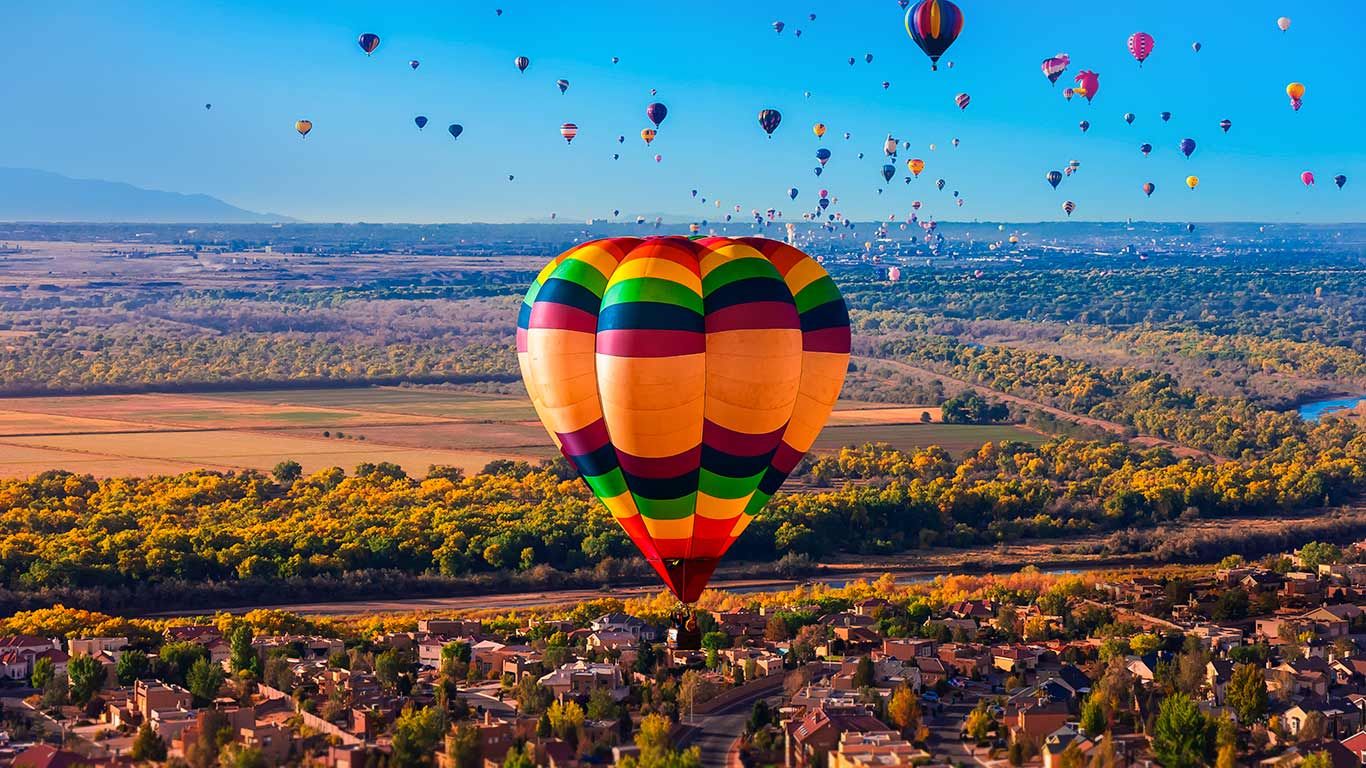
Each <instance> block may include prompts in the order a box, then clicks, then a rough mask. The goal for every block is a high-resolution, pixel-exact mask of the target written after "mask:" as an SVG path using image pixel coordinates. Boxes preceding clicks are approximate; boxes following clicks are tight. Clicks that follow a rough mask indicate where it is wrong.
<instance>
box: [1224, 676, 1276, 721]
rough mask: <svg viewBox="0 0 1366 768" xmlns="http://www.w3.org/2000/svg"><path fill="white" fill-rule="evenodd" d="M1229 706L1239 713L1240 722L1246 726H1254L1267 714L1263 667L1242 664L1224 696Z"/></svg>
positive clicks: (1231, 677) (1230, 679) (1232, 677)
mask: <svg viewBox="0 0 1366 768" xmlns="http://www.w3.org/2000/svg"><path fill="white" fill-rule="evenodd" d="M1224 696H1225V698H1226V700H1227V701H1228V705H1229V706H1230V707H1233V711H1234V712H1236V713H1238V722H1239V723H1242V724H1243V725H1244V726H1249V725H1252V724H1253V723H1255V722H1257V721H1258V720H1260V719H1262V717H1263V716H1264V715H1265V714H1266V708H1267V702H1268V697H1267V692H1266V675H1265V674H1264V673H1263V672H1262V669H1261V667H1256V666H1253V665H1251V664H1240V665H1238V666H1237V667H1236V668H1235V669H1234V670H1233V674H1232V675H1231V676H1230V678H1229V681H1228V688H1227V689H1226V691H1225V694H1224Z"/></svg>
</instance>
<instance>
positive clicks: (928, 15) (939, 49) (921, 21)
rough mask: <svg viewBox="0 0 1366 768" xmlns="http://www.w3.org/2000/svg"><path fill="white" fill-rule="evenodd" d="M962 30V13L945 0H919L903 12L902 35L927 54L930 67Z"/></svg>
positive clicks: (935, 67) (937, 60) (933, 65)
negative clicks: (904, 21) (903, 29)
mask: <svg viewBox="0 0 1366 768" xmlns="http://www.w3.org/2000/svg"><path fill="white" fill-rule="evenodd" d="M962 31H963V12H962V11H961V10H959V8H958V6H956V5H954V4H953V3H951V2H949V0H920V2H918V3H916V4H915V5H913V6H911V9H910V10H908V11H906V34H908V35H910V36H911V39H912V40H914V41H915V44H916V45H918V46H920V50H922V51H924V52H925V55H926V56H929V57H930V69H938V68H939V57H940V56H943V55H944V52H945V51H947V50H948V49H949V46H951V45H953V41H954V40H957V39H958V35H959V34H961V33H962Z"/></svg>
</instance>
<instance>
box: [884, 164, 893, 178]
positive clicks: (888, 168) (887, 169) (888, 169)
mask: <svg viewBox="0 0 1366 768" xmlns="http://www.w3.org/2000/svg"><path fill="white" fill-rule="evenodd" d="M895 175H896V166H894V165H891V164H888V165H884V166H882V180H883V181H891V180H892V177H893V176H895Z"/></svg>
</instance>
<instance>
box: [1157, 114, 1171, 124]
mask: <svg viewBox="0 0 1366 768" xmlns="http://www.w3.org/2000/svg"><path fill="white" fill-rule="evenodd" d="M1158 117H1160V118H1162V122H1164V123H1165V122H1167V121H1168V120H1170V119H1172V113H1170V112H1163V113H1162V114H1160V115H1158Z"/></svg>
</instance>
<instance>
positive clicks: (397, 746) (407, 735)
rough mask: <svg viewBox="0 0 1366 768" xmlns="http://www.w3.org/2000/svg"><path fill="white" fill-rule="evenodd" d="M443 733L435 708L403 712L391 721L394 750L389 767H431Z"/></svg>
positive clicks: (442, 725)
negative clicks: (392, 722) (392, 723)
mask: <svg viewBox="0 0 1366 768" xmlns="http://www.w3.org/2000/svg"><path fill="white" fill-rule="evenodd" d="M444 729H445V726H444V724H443V722H442V718H441V713H440V712H438V711H437V709H436V708H435V707H423V708H421V709H414V708H412V706H408V707H406V708H404V710H403V712H402V713H401V714H400V715H399V716H398V719H397V720H396V721H394V747H393V755H392V758H391V759H390V761H389V764H390V765H391V766H394V768H418V767H419V766H429V765H431V764H432V754H433V753H434V752H435V751H436V747H437V744H438V743H439V742H440V741H441V734H442V731H443V730H444Z"/></svg>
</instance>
